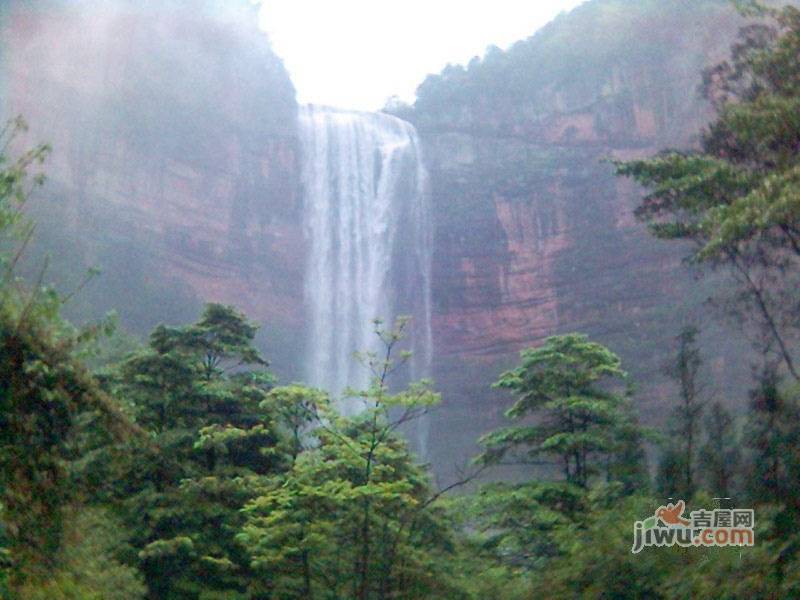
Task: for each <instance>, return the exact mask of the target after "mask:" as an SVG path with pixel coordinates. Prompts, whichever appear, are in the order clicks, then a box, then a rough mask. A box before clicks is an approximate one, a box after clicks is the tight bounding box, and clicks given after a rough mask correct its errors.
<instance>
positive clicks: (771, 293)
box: [0, 4, 800, 600]
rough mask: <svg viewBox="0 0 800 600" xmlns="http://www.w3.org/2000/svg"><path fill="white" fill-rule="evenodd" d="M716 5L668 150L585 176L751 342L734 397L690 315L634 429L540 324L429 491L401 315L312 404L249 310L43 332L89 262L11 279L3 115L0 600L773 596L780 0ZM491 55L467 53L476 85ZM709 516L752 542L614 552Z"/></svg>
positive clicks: (799, 249)
mask: <svg viewBox="0 0 800 600" xmlns="http://www.w3.org/2000/svg"><path fill="white" fill-rule="evenodd" d="M741 10H742V11H744V12H745V13H746V14H748V15H749V16H752V17H755V19H754V20H753V21H752V24H750V25H748V26H747V27H745V28H743V29H742V32H741V34H740V36H739V38H738V40H737V42H736V43H735V45H734V46H733V47H732V48H731V52H730V58H729V59H728V60H725V61H723V62H721V63H719V64H716V65H713V66H710V67H709V68H708V69H706V70H705V71H704V72H703V73H697V84H698V85H700V86H701V87H702V91H703V94H704V97H705V98H706V99H707V101H708V102H709V103H710V106H711V107H712V108H713V115H714V116H713V119H712V121H711V123H710V124H709V125H708V126H707V127H706V128H705V129H704V130H702V131H698V132H697V135H698V139H699V140H700V141H699V144H698V147H697V148H696V149H695V150H691V151H686V150H681V151H677V150H668V149H667V150H663V151H661V152H659V153H657V154H655V155H653V156H651V157H649V158H646V159H634V160H614V161H613V169H614V170H615V173H616V176H617V177H619V178H620V179H626V180H631V181H633V182H636V183H637V184H638V185H639V186H641V189H642V190H643V194H642V196H641V200H640V202H639V204H638V206H637V207H636V209H635V218H636V219H638V220H639V221H640V222H642V223H644V224H645V225H646V226H647V229H648V231H649V233H650V235H651V238H652V243H654V244H655V243H665V241H666V242H667V243H670V244H674V245H675V246H677V247H679V248H681V249H682V250H683V251H684V252H685V262H686V263H687V264H688V265H690V266H691V268H693V269H696V270H697V271H698V272H699V273H702V274H704V275H705V276H707V277H714V278H715V282H716V284H715V287H714V293H715V296H714V298H713V299H712V302H713V306H714V310H715V311H717V312H718V313H719V315H720V316H721V318H723V319H725V320H726V321H727V322H728V323H729V324H730V326H731V327H733V328H736V329H739V330H741V331H743V332H745V333H746V335H747V336H748V339H749V340H751V342H752V343H751V346H750V347H749V348H747V356H748V357H749V362H748V363H747V364H743V365H741V366H740V368H741V369H744V370H749V371H752V386H751V389H749V390H746V391H743V393H746V394H747V395H748V398H749V402H748V406H747V410H746V411H745V412H744V413H742V414H738V413H737V412H735V411H733V410H731V408H730V407H729V406H726V403H725V402H724V401H722V400H723V399H721V398H719V397H715V396H714V395H713V394H711V393H710V391H709V387H710V384H709V381H708V378H707V371H706V367H707V362H708V357H707V356H705V355H704V352H703V350H702V349H701V347H700V345H699V344H698V336H699V335H700V330H701V329H702V326H703V324H702V323H701V324H689V325H687V326H686V327H684V328H683V329H681V330H679V331H675V332H672V333H671V334H670V335H671V336H672V338H673V343H672V345H671V346H670V348H668V349H667V350H666V352H668V354H669V356H670V360H669V361H668V363H667V364H665V365H663V371H664V374H665V375H666V377H667V378H668V379H669V380H670V382H671V387H670V390H671V399H670V402H669V404H668V406H664V407H663V409H664V411H665V412H666V413H668V416H667V418H666V423H667V424H666V426H665V427H661V428H654V427H648V426H645V425H643V424H642V423H641V421H640V417H639V415H638V414H637V409H636V398H637V396H636V393H637V385H638V384H639V383H641V382H637V381H636V380H635V379H634V378H633V377H631V376H630V375H629V373H628V372H629V371H630V370H632V367H633V366H634V365H628V364H624V363H623V361H622V360H621V359H620V357H619V356H618V355H617V354H616V353H615V352H614V351H613V349H611V348H608V347H606V346H604V345H603V344H601V343H599V342H598V341H596V340H594V339H592V338H591V337H590V336H588V335H586V334H585V333H583V332H580V331H578V332H574V333H567V334H562V335H553V336H550V337H548V338H547V339H546V340H545V341H544V342H543V343H542V344H541V345H538V346H535V347H530V348H527V349H525V350H523V351H522V352H521V353H520V355H519V358H518V361H517V365H516V366H515V367H513V368H511V369H509V370H504V371H500V372H496V373H494V374H492V376H491V377H490V378H488V379H487V380H486V382H485V387H487V388H488V387H492V388H493V389H495V390H496V391H497V392H498V393H501V394H502V395H503V396H504V397H505V398H506V400H507V410H505V412H504V415H505V422H504V424H503V425H502V426H501V427H498V428H497V429H495V430H493V431H491V432H489V433H487V434H485V435H484V436H482V437H481V438H480V439H479V440H477V442H478V445H479V447H480V449H481V450H480V452H479V453H478V454H477V455H476V456H474V458H473V460H472V461H471V463H470V464H469V465H468V467H467V468H465V469H464V470H463V472H461V473H459V477H458V478H457V479H456V480H455V481H453V482H452V483H449V484H448V485H446V486H444V487H439V486H438V485H437V484H436V482H435V478H433V477H432V475H431V468H430V465H429V464H427V463H426V462H424V461H422V460H421V459H420V458H419V457H418V455H417V454H416V453H415V451H414V449H413V447H412V445H410V443H409V442H408V440H407V434H406V432H407V431H409V428H413V426H414V424H415V423H416V422H418V421H420V420H421V419H424V418H425V415H426V414H427V413H428V411H430V410H431V409H433V408H434V407H435V406H436V405H437V404H439V403H440V402H441V401H442V398H441V395H440V393H439V392H437V388H436V382H435V381H432V380H430V379H427V378H423V379H421V380H419V381H412V382H405V380H404V377H401V376H400V375H403V376H404V375H405V374H406V373H407V372H408V371H409V369H408V366H407V364H408V363H409V362H410V361H412V360H413V355H412V352H411V350H410V348H411V345H410V343H409V339H410V335H411V332H412V331H413V330H414V327H415V321H414V319H409V318H405V317H398V318H397V319H395V320H392V321H383V320H381V319H376V320H375V321H374V322H372V323H371V326H372V330H373V335H374V337H375V339H377V341H378V346H377V347H378V350H374V349H364V351H363V352H361V353H359V354H358V356H357V359H358V362H359V364H360V367H361V369H363V372H364V373H365V374H366V379H367V380H368V381H369V384H368V385H367V386H365V387H364V388H363V389H346V390H345V391H344V392H342V394H341V396H342V397H337V395H336V393H334V392H333V391H332V390H324V389H317V388H315V387H313V386H311V385H306V384H304V383H302V382H285V381H280V380H279V379H278V378H277V376H276V375H275V374H274V373H273V372H272V371H271V370H270V361H271V357H270V355H269V352H268V349H269V347H270V341H269V340H267V342H266V348H267V351H263V350H262V349H261V347H260V346H259V344H258V343H257V341H256V340H257V335H258V332H259V324H258V323H256V322H254V321H253V320H252V319H251V318H250V317H248V315H246V314H244V312H242V311H241V310H240V309H238V308H236V307H234V306H231V305H228V304H223V303H217V302H208V303H206V304H205V306H204V307H203V308H202V309H201V311H200V312H199V314H197V315H196V317H195V319H194V321H193V322H189V323H186V324H183V325H178V326H174V325H158V326H156V327H155V328H153V329H152V331H151V332H150V333H149V336H147V337H146V338H145V339H138V338H137V337H136V336H135V335H132V334H131V333H130V332H128V331H126V330H125V328H124V327H122V326H120V325H119V323H118V320H117V319H116V318H115V317H114V316H113V315H110V316H109V317H108V318H106V319H102V320H97V321H93V322H90V323H89V324H87V325H80V326H78V325H75V324H73V323H71V322H70V321H69V320H68V319H67V318H66V317H65V316H63V313H64V311H65V310H66V307H68V306H69V305H71V304H76V303H77V304H80V302H81V295H82V293H83V291H84V287H85V286H86V285H87V284H88V282H90V281H92V282H96V283H97V284H98V285H100V286H102V281H103V277H104V275H103V274H99V275H98V274H97V273H95V272H94V271H89V272H87V273H86V275H85V277H84V279H83V280H82V281H79V282H78V283H77V284H76V285H75V286H74V287H73V288H71V289H61V288H56V287H52V286H49V285H47V284H46V283H45V282H46V280H47V271H48V268H49V265H48V261H47V259H42V260H41V261H38V262H40V263H41V264H39V265H38V266H37V269H36V270H34V271H33V273H32V274H31V270H30V269H25V270H24V273H23V269H22V268H21V265H22V263H23V262H25V260H26V254H28V253H30V245H31V243H32V242H31V240H32V239H34V236H35V235H36V229H37V228H36V222H35V220H34V219H32V218H31V216H30V210H29V205H30V204H35V203H36V200H37V194H39V193H40V192H41V190H42V189H43V187H44V186H46V185H47V177H46V175H47V170H48V157H49V155H50V153H51V148H50V147H49V146H48V145H47V144H46V143H45V144H43V145H38V146H32V147H25V146H24V145H23V144H22V143H21V140H22V139H27V138H25V133H26V130H27V127H28V125H27V123H26V122H25V120H24V119H23V117H18V118H15V119H13V120H11V121H10V122H9V123H7V124H6V126H5V128H4V129H3V130H2V134H0V237H1V239H2V243H0V252H2V253H1V254H0V270H2V275H0V277H2V281H0V370H2V377H0V403H1V404H0V597H2V598H7V599H8V600H68V599H69V600H138V599H164V600H177V599H195V600H245V599H253V600H291V599H309V600H317V599H319V600H322V599H328V600H333V599H339V600H378V599H381V600H388V599H409V600H411V599H454V600H455V599H465V600H466V599H476V600H477V599H483V598H487V597H488V598H491V597H493V598H499V599H503V600H506V599H507V600H517V599H520V600H521V599H533V598H552V599H561V598H564V599H568V598H615V599H624V598H631V599H636V598H648V599H650V598H653V599H658V598H664V599H666V598H709V599H711V598H727V599H754V598H764V599H780V598H798V597H800V532H799V531H798V529H799V528H798V523H800V487H798V486H799V485H800V484H798V481H800V364H798V362H797V361H798V360H799V359H798V349H800V342H799V340H800V336H799V335H798V334H800V293H798V290H799V289H800V287H799V284H800V155H799V153H798V148H800V60H799V58H798V57H800V10H798V9H797V8H793V7H785V8H781V9H773V8H764V7H762V6H760V5H757V4H753V5H746V6H742V7H741ZM499 52H500V51H498V53H499ZM517 52H521V50H518V51H517ZM515 56H516V54H515V52H513V51H512V52H511V53H510V54H509V55H508V56H500V55H499V54H493V53H492V51H490V53H489V54H488V55H487V57H486V59H485V60H484V61H483V63H480V64H479V63H475V64H474V65H473V66H472V69H473V70H475V71H476V72H479V73H481V74H482V75H481V77H483V76H484V75H485V76H486V77H496V78H499V79H502V78H503V77H505V73H507V71H508V70H511V71H513V70H514V68H515V67H513V66H509V65H513V64H514V63H513V61H514V60H515ZM600 58H602V57H600ZM598 60H599V58H598ZM495 64H502V65H505V66H503V67H502V68H499V69H497V68H495V67H493V65H495ZM504 69H505V70H504ZM456 79H458V78H456ZM448 81H449V80H448V78H447V73H445V74H444V75H443V76H442V77H439V78H436V77H432V78H430V79H429V80H427V82H426V83H424V84H423V85H422V86H421V88H420V92H419V98H420V100H419V102H420V103H421V104H420V105H421V106H424V105H426V104H432V105H438V104H447V101H446V97H447V94H448V93H450V91H448V89H447V88H448V85H453V86H457V85H459V83H458V81H456V82H455V83H453V82H452V81H450V83H448ZM459 81H460V80H459ZM526 93H527V91H526V90H519V94H523V95H524V94H526ZM440 96H441V97H444V98H445V100H440ZM407 109H408V107H405V108H402V107H401V108H400V109H397V112H398V114H401V115H402V114H403V110H407ZM37 260H38V257H37ZM60 260H64V257H61V258H60ZM95 280H96V281H95ZM697 285H700V281H699V280H698V283H697ZM343 397H346V398H349V399H350V401H349V403H348V404H347V406H354V405H358V406H359V407H361V408H360V410H358V411H350V410H343V408H342V407H343V404H342V402H341V401H342V399H343ZM509 466H513V467H515V468H516V469H517V470H515V471H514V472H515V473H524V474H525V475H524V476H519V477H516V476H515V477H505V476H503V473H506V472H507V471H505V470H504V468H505V467H509ZM684 504H685V508H684ZM678 506H680V508H678V509H677V510H678V512H677V517H671V516H669V515H670V513H671V511H672V514H673V515H674V514H675V507H678ZM714 510H716V511H717V512H718V513H719V512H720V511H723V512H724V511H733V513H734V514H736V511H738V510H744V511H749V510H752V511H753V512H752V513H751V514H752V515H753V522H752V523H751V525H752V529H753V532H754V543H753V544H752V545H732V544H729V545H727V546H726V545H725V544H724V543H720V542H719V541H718V543H717V544H716V545H710V544H709V545H704V546H703V547H681V546H680V545H674V546H671V547H645V548H640V549H639V550H641V551H632V548H635V542H636V538H635V535H637V533H636V530H635V527H636V525H637V524H638V523H639V522H642V523H643V525H642V527H643V528H648V527H651V528H652V527H654V526H655V527H656V529H659V530H660V529H662V528H661V527H660V526H658V524H657V523H658V522H659V519H660V522H661V523H662V524H663V530H664V531H667V530H668V527H667V526H668V525H669V524H674V523H676V522H677V521H676V520H675V519H676V518H677V519H678V521H679V520H680V519H681V516H680V515H681V513H682V512H683V513H684V517H685V518H688V516H689V514H690V512H692V511H714ZM693 518H694V517H693ZM648 522H649V525H648ZM654 524H655V525H654ZM708 526H709V527H710V526H711V525H710V524H709V525H708ZM690 545H691V544H690ZM695 545H698V546H699V545H700V544H699V543H698V544H695Z"/></svg>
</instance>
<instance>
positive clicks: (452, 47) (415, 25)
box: [261, 0, 583, 110]
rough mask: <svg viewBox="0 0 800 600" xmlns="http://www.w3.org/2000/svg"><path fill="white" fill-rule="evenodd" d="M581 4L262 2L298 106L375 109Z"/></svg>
mask: <svg viewBox="0 0 800 600" xmlns="http://www.w3.org/2000/svg"><path fill="white" fill-rule="evenodd" d="M582 2H583V0H491V1H487V0H263V3H262V7H261V27H262V28H263V29H265V30H266V31H267V32H268V33H269V35H270V38H271V40H272V44H273V47H274V48H275V50H276V52H278V54H279V55H280V56H281V57H282V58H283V60H284V63H285V64H286V67H287V68H288V69H289V72H290V74H291V76H292V80H293V81H294V84H295V87H296V88H297V92H298V95H299V100H300V101H301V102H315V103H320V104H330V105H333V106H339V107H342V108H357V109H365V110H374V109H377V108H380V107H381V106H383V104H384V101H385V100H386V98H388V97H389V96H391V95H393V94H397V95H398V96H400V97H401V98H403V99H405V100H409V101H410V100H413V98H414V90H415V89H416V87H417V86H418V85H419V84H420V83H421V82H422V80H423V79H424V78H425V75H427V74H428V73H438V72H440V71H441V70H442V68H444V66H445V65H446V64H447V63H466V62H468V61H469V60H470V59H471V58H472V57H473V56H475V55H480V56H482V55H483V53H484V50H485V49H486V47H487V46H489V45H491V44H495V45H497V46H500V47H501V48H506V47H508V46H509V45H511V44H513V43H514V42H515V41H517V40H520V39H523V38H526V37H529V36H530V35H531V34H533V32H535V31H536V30H537V29H539V28H540V27H541V26H542V25H544V24H546V23H547V22H548V21H550V20H551V19H552V18H553V17H555V16H556V15H557V14H558V13H560V12H562V11H566V10H569V9H571V8H574V7H575V6H577V5H579V4H581V3H582Z"/></svg>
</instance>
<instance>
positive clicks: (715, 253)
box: [617, 6, 800, 380]
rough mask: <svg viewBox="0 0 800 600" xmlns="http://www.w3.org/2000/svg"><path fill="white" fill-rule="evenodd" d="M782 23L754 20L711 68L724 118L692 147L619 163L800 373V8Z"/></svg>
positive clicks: (663, 222) (657, 222)
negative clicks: (725, 279)
mask: <svg viewBox="0 0 800 600" xmlns="http://www.w3.org/2000/svg"><path fill="white" fill-rule="evenodd" d="M764 12H768V13H770V15H771V16H772V17H773V23H774V24H773V25H772V26H768V25H766V24H764V23H761V24H757V25H754V26H751V27H748V28H746V29H745V30H744V34H743V35H744V37H743V38H742V40H741V42H740V43H738V44H737V45H736V46H735V47H734V49H733V53H732V58H731V60H730V61H726V62H723V63H722V64H720V65H718V66H717V67H715V68H713V69H711V70H709V71H708V72H707V74H706V78H705V89H706V94H707V97H708V98H709V99H710V100H712V101H713V103H714V105H715V107H716V110H717V118H716V120H715V121H714V122H713V123H712V124H711V125H710V126H709V127H708V129H707V130H706V131H705V132H704V134H703V136H702V141H701V147H700V148H699V149H698V150H697V151H692V152H674V151H671V152H664V153H662V154H660V155H659V156H656V157H654V158H651V159H647V160H635V161H630V162H619V163H617V172H618V174H620V175H626V176H630V177H633V178H634V179H635V180H636V181H638V182H639V183H641V184H642V185H643V186H644V187H645V188H646V189H647V190H648V194H647V195H646V196H645V198H644V200H643V201H642V203H641V205H640V206H639V207H638V209H637V211H636V214H637V215H638V217H639V218H641V219H642V220H644V221H645V222H646V223H647V224H648V225H649V227H650V229H651V231H652V232H653V233H654V234H655V235H656V236H657V237H660V238H663V239H668V240H690V241H692V242H694V245H693V247H694V249H695V250H694V251H693V253H692V254H691V256H690V258H691V259H692V260H693V261H694V262H695V263H697V264H705V265H711V266H712V267H718V266H724V267H727V268H728V269H729V270H730V273H731V274H732V275H733V277H734V279H735V281H736V282H737V285H736V286H735V288H734V289H735V293H734V294H733V296H732V297H731V298H730V306H731V307H733V308H735V310H736V314H737V316H738V319H739V322H740V323H747V322H754V323H755V324H756V325H757V326H758V331H759V335H758V336H757V340H756V341H757V343H758V344H759V345H760V347H761V348H762V349H764V350H766V351H768V352H771V353H773V354H774V355H775V356H777V357H778V358H779V359H780V361H781V362H782V364H783V368H784V369H785V370H786V372H787V373H788V374H789V375H790V376H791V377H792V378H794V379H795V380H800V372H798V369H797V366H796V364H795V357H794V356H793V354H794V352H793V350H794V343H795V342H796V339H797V333H798V331H797V330H798V325H800V305H799V304H798V296H797V293H796V290H797V286H798V272H799V270H798V264H799V262H800V203H798V201H797V199H798V197H800V195H798V190H800V158H798V153H797V144H798V140H799V139H800V118H798V115H800V83H798V82H800V62H798V61H797V53H798V49H800V10H798V9H797V8H795V7H791V6H789V7H786V8H784V9H782V10H771V11H766V9H765V10H764Z"/></svg>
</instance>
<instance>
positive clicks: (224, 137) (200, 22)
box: [0, 0, 304, 369]
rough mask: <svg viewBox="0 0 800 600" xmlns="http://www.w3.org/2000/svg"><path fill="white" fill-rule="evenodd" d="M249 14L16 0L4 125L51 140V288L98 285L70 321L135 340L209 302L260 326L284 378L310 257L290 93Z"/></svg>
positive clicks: (45, 239)
mask: <svg viewBox="0 0 800 600" xmlns="http://www.w3.org/2000/svg"><path fill="white" fill-rule="evenodd" d="M255 10H256V8H254V7H253V6H252V4H251V3H248V2H244V1H242V2H238V3H237V2H215V1H212V0H207V1H205V2H195V3H186V2H180V1H178V0H169V1H167V2H151V1H145V2H138V1H136V2H134V1H128V0H122V1H120V0H116V1H113V2H111V1H97V0H95V1H91V2H85V3H74V2H60V1H47V2H39V3H36V4H30V3H27V2H11V3H8V4H7V5H6V6H5V7H4V8H3V9H2V11H3V14H2V19H1V20H0V23H2V25H0V27H1V28H2V32H1V33H2V36H1V37H0V39H2V43H3V49H2V50H3V52H2V54H3V57H4V60H3V62H2V69H1V70H0V72H2V80H3V86H2V92H0V94H2V95H0V100H2V103H1V104H0V108H2V113H3V114H4V115H6V116H9V115H15V114H23V115H24V116H25V118H26V119H27V120H28V121H29V122H30V124H31V126H32V129H31V131H30V132H29V134H28V136H27V139H26V140H21V143H31V142H35V141H41V140H44V141H47V142H48V143H50V144H51V145H52V147H53V154H52V156H51V159H50V160H49V162H48V165H47V175H48V178H49V182H48V185H47V186H46V188H45V191H44V195H43V196H42V197H39V198H37V199H36V202H35V203H34V207H33V210H34V213H35V216H36V218H37V221H38V222H39V229H40V230H39V233H38V239H39V240H40V242H41V243H40V247H41V248H42V250H43V251H44V250H47V251H49V252H50V253H51V254H52V255H53V258H52V261H51V267H50V275H51V277H52V278H54V279H55V280H56V281H57V282H58V283H59V284H61V287H62V288H64V287H69V286H70V285H72V284H74V282H75V280H76V279H77V278H78V276H79V275H78V273H77V269H76V266H78V265H84V266H96V267H99V268H100V269H101V270H102V271H103V273H102V274H101V276H100V277H99V278H98V279H97V280H96V281H95V282H94V283H93V284H92V285H91V286H90V287H89V289H87V290H86V291H85V292H83V293H82V294H81V299H80V302H79V306H77V307H75V308H74V309H73V316H75V317H76V318H83V317H89V316H97V315H98V314H102V313H103V312H105V310H110V309H112V308H116V309H117V310H118V312H119V313H120V316H121V318H122V321H123V323H124V324H125V325H127V326H128V327H129V328H131V329H133V330H136V331H140V332H146V331H147V330H149V328H151V327H152V326H153V325H154V324H156V323H157V322H159V321H161V320H167V321H172V322H177V321H183V320H187V319H192V318H194V317H195V316H196V314H197V312H196V311H197V306H198V304H199V303H200V302H201V301H204V300H215V301H221V302H229V303H233V304H236V305H238V306H240V307H241V308H242V309H244V310H245V311H246V312H247V313H248V314H250V315H253V317H254V318H256V319H258V320H260V321H262V322H263V323H264V325H265V329H266V331H265V335H266V337H267V338H268V339H269V346H271V347H274V348H277V354H279V356H278V361H279V363H280V366H281V367H284V368H287V369H288V368H289V367H290V366H291V365H292V364H293V363H294V359H295V358H296V350H297V348H296V344H295V343H294V340H295V339H297V336H295V335H293V334H292V333H291V332H292V331H293V330H296V329H297V328H299V327H302V302H298V298H302V281H303V276H302V275H303V262H304V248H303V235H302V231H301V227H300V222H301V220H300V206H299V196H298V164H297V163H298V143H297V131H296V127H297V125H296V123H297V119H296V112H297V107H296V103H295V93H294V88H293V86H292V84H291V81H290V80H289V77H288V74H287V73H286V71H285V69H284V68H283V65H282V63H281V61H280V59H278V58H277V57H276V56H275V54H274V53H273V52H272V50H271V48H270V45H269V40H268V39H267V37H266V35H265V34H264V33H263V32H261V31H260V30H258V28H257V26H256V23H257V19H256V14H255Z"/></svg>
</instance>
